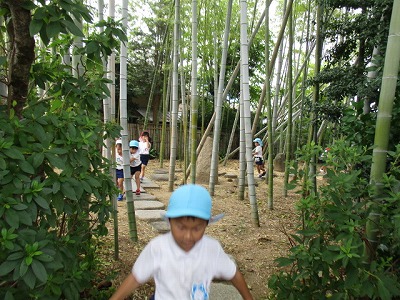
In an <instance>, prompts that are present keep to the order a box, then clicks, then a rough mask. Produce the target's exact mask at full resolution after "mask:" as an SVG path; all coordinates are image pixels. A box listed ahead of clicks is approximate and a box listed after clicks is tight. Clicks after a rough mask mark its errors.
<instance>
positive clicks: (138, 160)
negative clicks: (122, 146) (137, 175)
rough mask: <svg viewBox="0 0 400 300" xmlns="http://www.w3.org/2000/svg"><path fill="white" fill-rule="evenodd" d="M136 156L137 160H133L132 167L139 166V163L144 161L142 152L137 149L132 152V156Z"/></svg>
mask: <svg viewBox="0 0 400 300" xmlns="http://www.w3.org/2000/svg"><path fill="white" fill-rule="evenodd" d="M132 157H134V158H135V160H133V161H131V163H130V166H131V167H137V166H138V165H140V164H141V163H142V162H141V161H140V154H139V151H138V150H136V152H135V153H131V158H132Z"/></svg>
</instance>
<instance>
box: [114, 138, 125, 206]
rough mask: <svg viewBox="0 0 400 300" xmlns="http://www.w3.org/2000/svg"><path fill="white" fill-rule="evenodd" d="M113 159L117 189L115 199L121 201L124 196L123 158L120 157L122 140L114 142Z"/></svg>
mask: <svg viewBox="0 0 400 300" xmlns="http://www.w3.org/2000/svg"><path fill="white" fill-rule="evenodd" d="M115 161H116V163H117V166H116V168H115V172H116V178H117V187H118V189H119V194H118V197H117V200H118V201H121V200H122V199H123V198H124V160H123V158H122V140H116V142H115Z"/></svg>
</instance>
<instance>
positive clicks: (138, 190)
mask: <svg viewBox="0 0 400 300" xmlns="http://www.w3.org/2000/svg"><path fill="white" fill-rule="evenodd" d="M135 182H136V195H138V194H140V171H136V172H135Z"/></svg>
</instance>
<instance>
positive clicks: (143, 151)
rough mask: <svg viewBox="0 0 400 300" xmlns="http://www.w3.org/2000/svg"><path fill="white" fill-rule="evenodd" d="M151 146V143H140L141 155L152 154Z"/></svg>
mask: <svg viewBox="0 0 400 300" xmlns="http://www.w3.org/2000/svg"><path fill="white" fill-rule="evenodd" d="M150 148H151V144H150V142H142V141H139V151H138V152H139V153H140V154H150Z"/></svg>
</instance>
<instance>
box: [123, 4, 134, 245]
mask: <svg viewBox="0 0 400 300" xmlns="http://www.w3.org/2000/svg"><path fill="white" fill-rule="evenodd" d="M127 25H128V0H123V1H122V26H123V28H128V27H127ZM127 61H128V54H127V43H125V42H122V43H121V52H120V93H119V97H120V101H119V103H120V105H119V108H120V111H121V117H120V118H121V127H122V134H121V136H122V156H123V160H124V184H125V192H126V205H127V211H128V223H129V236H130V239H131V240H132V241H135V242H136V241H137V240H138V236H137V227H136V217H135V206H134V201H133V195H132V177H131V170H130V163H129V159H130V154H129V141H128V112H127V103H128V101H127V97H128V89H127Z"/></svg>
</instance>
